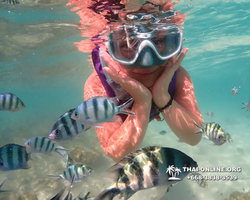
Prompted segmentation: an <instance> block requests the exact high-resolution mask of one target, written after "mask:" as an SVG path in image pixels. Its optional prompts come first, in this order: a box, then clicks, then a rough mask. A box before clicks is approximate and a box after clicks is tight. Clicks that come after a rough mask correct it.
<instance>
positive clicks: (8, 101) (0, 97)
mask: <svg viewBox="0 0 250 200" xmlns="http://www.w3.org/2000/svg"><path fill="white" fill-rule="evenodd" d="M25 107H26V106H25V105H24V103H23V102H22V100H21V99H19V98H18V97H17V96H16V95H14V94H12V93H1V94H0V111H1V110H2V111H8V112H18V111H21V110H23V109H24V108H25Z"/></svg>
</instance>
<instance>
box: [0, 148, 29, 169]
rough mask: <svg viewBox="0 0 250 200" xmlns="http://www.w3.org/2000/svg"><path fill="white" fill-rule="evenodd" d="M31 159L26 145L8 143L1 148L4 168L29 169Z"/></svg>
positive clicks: (0, 153) (0, 156) (0, 154)
mask: <svg viewBox="0 0 250 200" xmlns="http://www.w3.org/2000/svg"><path fill="white" fill-rule="evenodd" d="M30 159H31V157H30V154H29V153H27V152H26V148H25V147H24V146H21V145H18V144H6V145H4V146H3V147H1V148H0V165H1V166H0V168H1V169H2V170H16V169H28V168H29V166H28V164H27V162H28V161H29V160H30Z"/></svg>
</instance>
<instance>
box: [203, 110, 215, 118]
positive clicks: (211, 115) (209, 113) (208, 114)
mask: <svg viewBox="0 0 250 200" xmlns="http://www.w3.org/2000/svg"><path fill="white" fill-rule="evenodd" d="M205 114H206V115H207V116H209V117H214V113H213V112H212V111H209V112H206V113H205Z"/></svg>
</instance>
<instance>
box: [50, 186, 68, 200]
mask: <svg viewBox="0 0 250 200" xmlns="http://www.w3.org/2000/svg"><path fill="white" fill-rule="evenodd" d="M66 188H67V187H65V188H63V189H61V190H60V192H58V193H57V194H56V195H55V196H54V197H52V198H51V199H50V200H57V199H61V197H62V195H63V193H64V191H65V190H66Z"/></svg>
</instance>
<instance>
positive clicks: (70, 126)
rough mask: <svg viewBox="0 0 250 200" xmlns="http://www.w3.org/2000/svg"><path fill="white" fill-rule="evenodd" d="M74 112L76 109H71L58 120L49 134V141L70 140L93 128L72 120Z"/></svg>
mask: <svg viewBox="0 0 250 200" xmlns="http://www.w3.org/2000/svg"><path fill="white" fill-rule="evenodd" d="M74 110H75V108H73V109H70V110H69V111H67V112H66V113H64V114H63V115H62V116H60V117H59V118H58V120H57V121H56V123H55V124H54V126H53V128H52V130H51V132H50V134H49V139H51V140H70V139H73V138H75V137H76V136H77V135H78V134H79V133H81V132H85V131H87V130H88V129H90V128H91V126H85V125H83V124H80V123H78V122H77V121H75V120H74V119H72V118H71V115H72V113H73V111H74Z"/></svg>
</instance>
